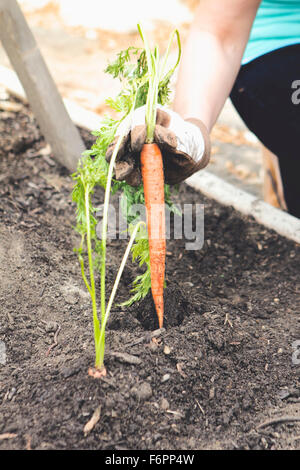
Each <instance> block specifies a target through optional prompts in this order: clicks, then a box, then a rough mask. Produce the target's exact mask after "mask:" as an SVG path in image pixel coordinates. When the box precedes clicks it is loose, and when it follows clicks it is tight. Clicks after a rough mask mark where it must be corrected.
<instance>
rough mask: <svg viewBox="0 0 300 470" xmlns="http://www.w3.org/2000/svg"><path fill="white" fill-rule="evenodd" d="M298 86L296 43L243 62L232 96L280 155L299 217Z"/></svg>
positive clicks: (299, 57)
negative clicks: (246, 62) (248, 61)
mask: <svg viewBox="0 0 300 470" xmlns="http://www.w3.org/2000/svg"><path fill="white" fill-rule="evenodd" d="M296 82H297V83H296ZM299 85H300V44H296V45H294V46H288V47H283V48H281V49H277V50H276V51H273V52H270V53H268V54H265V55H263V56H261V57H259V58H257V59H254V60H253V61H251V62H250V63H249V64H246V65H243V66H242V67H241V69H240V72H239V74H238V77H237V79H236V82H235V84H234V86H233V89H232V91H231V95H230V98H231V101H232V103H233V105H234V106H235V108H236V110H237V111H238V113H239V114H240V116H241V118H242V119H243V121H244V122H245V124H246V125H247V127H248V128H249V129H250V130H251V131H252V132H253V133H254V134H255V135H256V136H257V138H258V139H259V140H260V141H261V142H262V143H263V144H264V145H265V146H266V147H267V148H268V149H269V150H271V152H273V153H274V154H275V155H277V157H278V159H279V165H280V171H281V176H282V182H283V189H284V195H285V200H286V203H287V206H288V210H289V212H290V213H291V214H293V215H294V216H296V217H299V218H300V91H299ZM293 87H294V88H293ZM297 90H298V91H297Z"/></svg>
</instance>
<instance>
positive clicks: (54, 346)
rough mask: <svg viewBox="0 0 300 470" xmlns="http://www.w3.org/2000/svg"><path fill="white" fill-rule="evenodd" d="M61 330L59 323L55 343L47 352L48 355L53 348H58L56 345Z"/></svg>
mask: <svg viewBox="0 0 300 470" xmlns="http://www.w3.org/2000/svg"><path fill="white" fill-rule="evenodd" d="M60 330H61V326H60V325H58V327H57V330H56V332H55V335H54V343H53V344H51V346H50V348H49V349H48V351H47V352H46V356H49V354H50V351H51V350H52V349H54V348H56V346H57V345H58V342H57V337H58V334H59V332H60Z"/></svg>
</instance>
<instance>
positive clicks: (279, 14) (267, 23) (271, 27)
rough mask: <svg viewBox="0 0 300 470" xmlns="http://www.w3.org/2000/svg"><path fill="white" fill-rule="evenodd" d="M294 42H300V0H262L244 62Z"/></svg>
mask: <svg viewBox="0 0 300 470" xmlns="http://www.w3.org/2000/svg"><path fill="white" fill-rule="evenodd" d="M292 44H300V0H262V2H261V4H260V7H259V9H258V11H257V15H256V18H255V20H254V23H253V26H252V30H251V33H250V38H249V42H248V44H247V47H246V50H245V53H244V57H243V60H242V64H243V65H244V64H247V63H248V62H250V61H251V60H253V59H256V58H257V57H260V56H261V55H263V54H266V53H267V52H271V51H274V50H275V49H279V48H281V47H285V46H290V45H292Z"/></svg>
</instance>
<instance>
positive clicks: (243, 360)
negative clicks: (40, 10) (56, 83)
mask: <svg viewBox="0 0 300 470" xmlns="http://www.w3.org/2000/svg"><path fill="white" fill-rule="evenodd" d="M15 101H17V100H15ZM81 133H82V136H83V138H84V139H85V141H86V144H87V146H88V147H89V146H90V145H91V144H92V142H93V137H92V136H91V135H90V134H89V133H88V132H86V131H81ZM71 190H72V180H71V178H70V176H69V175H68V173H67V172H66V171H65V170H64V169H63V168H62V167H61V166H59V165H58V164H56V163H55V161H54V160H53V158H52V156H51V153H50V152H49V149H48V148H47V146H46V144H45V141H44V140H43V138H42V137H41V134H40V132H39V129H38V127H37V125H36V123H35V121H34V118H33V116H32V114H31V112H30V110H29V108H28V107H27V106H22V109H20V111H19V112H4V113H1V112H0V278H1V280H0V282H1V289H0V303H1V312H0V340H1V341H2V343H1V348H2V349H1V351H2V352H1V354H0V359H1V360H0V449H94V450H95V449H100V450H101V449H102V450H103V449H114V450H118V449H119V450H122V449H128V450H133V449H134V450H140V449H151V450H155V449H157V450H159V449H161V450H167V449H168V450H176V449H179V450H184V449H187V450H196V449H286V448H288V449H297V448H298V449H299V448H300V439H299V435H300V423H299V421H297V418H298V419H299V418H300V365H297V364H296V363H295V361H292V357H295V356H296V354H295V351H293V346H292V345H293V343H294V342H295V341H296V340H300V321H299V320H300V319H299V291H298V292H297V285H299V246H297V245H296V244H295V243H293V242H291V241H289V240H287V239H285V238H283V237H280V236H278V235H277V234H276V233H274V232H272V231H270V230H267V229H266V228H264V227H262V226H260V225H258V224H257V223H256V222H255V221H254V220H252V219H249V218H246V217H243V216H241V215H240V214H239V213H237V212H236V211H234V210H233V209H232V208H228V207H222V206H221V205H219V204H217V203H216V202H214V201H212V200H209V199H207V198H206V197H204V196H203V195H201V194H200V193H198V192H196V191H194V190H192V189H190V188H189V187H187V186H186V185H184V184H183V185H181V187H180V190H179V193H178V194H177V195H176V196H175V200H176V201H177V202H178V203H179V204H181V205H182V204H184V203H186V204H187V203H189V204H192V203H203V204H204V205H205V242H204V245H203V247H202V249H201V250H196V251H188V250H186V248H185V243H186V240H170V241H168V245H167V251H168V256H167V265H166V273H167V285H168V287H167V290H166V304H167V307H166V310H167V312H166V316H167V317H168V318H169V321H167V322H166V325H165V330H163V331H160V332H156V333H154V334H153V328H154V329H155V324H152V323H151V321H150V322H149V318H154V319H155V317H154V315H155V314H154V313H153V306H152V303H151V299H150V298H147V299H145V300H144V301H143V302H141V304H140V305H135V306H133V307H131V308H127V309H125V308H120V307H117V306H116V304H115V306H114V308H113V312H112V316H111V319H110V322H109V326H108V329H107V355H106V362H105V364H106V367H107V370H108V375H107V377H106V378H105V379H103V380H95V379H92V378H91V377H89V376H88V368H89V366H91V365H93V361H94V345H93V331H92V316H91V305H90V299H89V296H88V294H87V293H86V290H85V287H84V284H83V281H82V279H81V273H80V268H79V265H78V262H77V256H76V254H75V253H74V252H73V248H74V247H75V246H77V242H78V238H77V235H76V233H75V232H74V230H73V228H72V225H74V223H75V217H74V205H73V203H72V201H71V196H70V194H71ZM97 198H98V199H99V203H101V200H102V192H101V191H99V194H97ZM115 201H116V203H117V198H115ZM125 243H126V241H120V240H111V241H110V243H109V246H108V256H109V259H108V276H107V283H108V288H109V287H111V282H112V281H113V279H114V275H115V273H116V270H117V267H118V265H119V262H120V259H121V257H122V255H123V252H124V249H125ZM139 272H140V271H139V268H137V266H136V265H133V264H132V263H131V262H130V263H129V264H128V265H127V267H126V269H125V273H124V275H123V278H122V282H121V285H120V290H119V293H118V296H117V303H119V302H121V301H124V300H127V299H128V297H129V295H130V293H129V289H130V285H131V283H132V281H133V279H134V278H135V276H136V275H137V273H139ZM98 281H99V279H98ZM108 291H110V289H108ZM147 319H148V322H147ZM3 343H4V345H5V348H6V357H5V351H4V350H3V348H4V345H3ZM293 352H294V356H293ZM299 356H300V354H299ZM293 362H294V363H293ZM296 362H297V361H296ZM97 409H98V411H99V410H100V418H99V420H98V422H97V424H95V426H94V427H93V429H92V430H90V431H89V432H87V431H86V432H84V428H85V425H86V423H87V422H88V421H89V420H90V418H91V417H92V415H93V413H94V412H95V410H97ZM278 418H279V422H276V423H275V422H274V420H277V421H278ZM280 418H285V419H283V420H280Z"/></svg>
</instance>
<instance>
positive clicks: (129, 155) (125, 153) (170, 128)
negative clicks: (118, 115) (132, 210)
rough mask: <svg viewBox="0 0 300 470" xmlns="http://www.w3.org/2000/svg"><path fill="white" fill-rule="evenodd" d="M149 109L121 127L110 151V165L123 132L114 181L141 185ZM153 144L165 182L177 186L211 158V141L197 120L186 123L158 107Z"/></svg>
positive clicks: (135, 112)
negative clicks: (159, 155) (141, 168)
mask: <svg viewBox="0 0 300 470" xmlns="http://www.w3.org/2000/svg"><path fill="white" fill-rule="evenodd" d="M145 110H146V106H142V107H140V108H138V109H136V110H135V111H134V113H133V115H132V116H131V117H129V116H128V117H127V118H125V119H124V121H123V122H122V123H121V124H120V126H119V128H118V131H117V135H116V137H115V139H114V140H113V142H112V143H111V144H110V146H109V147H108V149H107V152H106V160H107V161H108V162H109V161H110V159H111V157H112V154H113V151H114V148H115V145H116V142H117V140H118V136H119V135H120V134H121V132H122V131H123V130H124V132H125V137H124V138H123V140H122V142H121V145H120V148H119V151H118V154H117V157H116V163H115V178H116V179H117V180H119V181H122V180H125V181H126V182H127V183H128V184H130V185H131V186H138V185H139V184H141V181H142V178H141V171H140V153H141V150H142V147H143V145H144V143H145V141H146V124H145ZM154 142H155V143H156V144H157V145H158V146H159V148H160V150H161V152H162V156H163V162H164V174H165V182H166V183H167V184H177V183H180V182H181V181H183V180H185V179H186V178H188V177H189V176H191V175H192V174H193V173H195V172H196V171H198V170H200V169H202V168H204V167H205V166H206V165H207V163H208V161H209V157H210V139H209V135H208V131H207V129H206V127H205V125H204V124H203V123H202V122H201V121H200V120H198V119H192V118H191V119H188V120H184V119H182V117H181V116H180V115H179V114H178V113H175V112H174V111H171V110H169V109H168V108H165V107H163V106H160V105H158V107H157V116H156V126H155V132H154Z"/></svg>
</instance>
